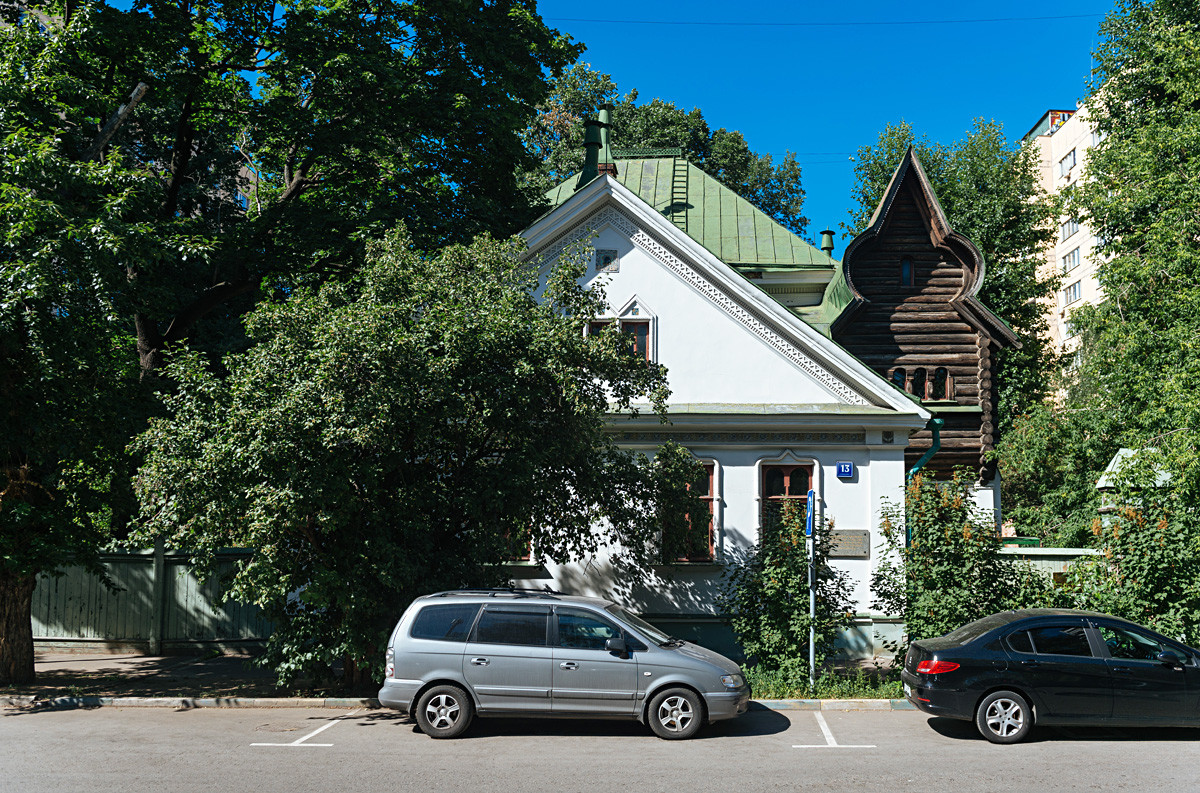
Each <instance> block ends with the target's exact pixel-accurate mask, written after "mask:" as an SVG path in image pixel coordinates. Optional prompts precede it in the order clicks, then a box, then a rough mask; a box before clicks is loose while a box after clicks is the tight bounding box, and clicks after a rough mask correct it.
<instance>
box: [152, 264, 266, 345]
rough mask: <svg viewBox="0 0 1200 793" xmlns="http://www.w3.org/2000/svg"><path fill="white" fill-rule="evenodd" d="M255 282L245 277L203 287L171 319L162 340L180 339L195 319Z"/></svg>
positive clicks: (250, 286)
mask: <svg viewBox="0 0 1200 793" xmlns="http://www.w3.org/2000/svg"><path fill="white" fill-rule="evenodd" d="M255 283H256V282H255V281H254V279H252V278H249V277H246V278H241V279H238V280H236V281H222V282H221V283H219V284H214V285H213V286H210V287H209V288H208V289H205V290H204V291H203V292H201V293H200V295H199V297H197V298H196V299H195V300H193V301H192V303H191V305H189V306H187V307H186V308H184V309H183V310H182V311H180V312H178V313H177V314H176V315H175V317H174V319H172V320H171V324H170V325H168V326H167V330H166V332H165V333H163V335H162V340H163V342H164V343H170V342H174V341H181V340H182V339H183V338H184V337H185V336H186V335H187V333H188V331H189V330H190V329H191V327H192V325H195V324H196V321H197V320H199V319H200V318H201V317H203V316H204V315H205V314H207V313H208V312H210V311H212V310H213V309H214V308H216V307H217V306H219V305H221V304H222V303H224V302H225V301H226V300H229V299H231V298H234V297H237V296H238V295H240V294H244V293H246V292H249V291H250V290H251V289H253V288H254V285H255Z"/></svg>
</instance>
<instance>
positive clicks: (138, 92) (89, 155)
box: [83, 82, 150, 160]
mask: <svg viewBox="0 0 1200 793" xmlns="http://www.w3.org/2000/svg"><path fill="white" fill-rule="evenodd" d="M149 90H150V86H148V85H146V84H145V83H143V82H139V83H138V84H137V87H136V88H134V89H133V93H132V94H130V95H129V101H128V102H126V103H125V104H123V105H121V106H120V107H119V108H117V112H116V113H113V115H112V118H110V119H109V120H108V123H107V124H105V125H104V129H102V130H100V134H99V135H97V136H96V139H95V140H94V141H92V145H91V146H88V149H87V151H85V152H84V153H83V159H84V160H93V159H95V158H96V157H99V156H100V152H102V151H104V147H105V146H107V145H108V142H109V141H110V140H111V139H112V136H113V135H115V134H116V132H117V130H118V129H119V128H120V127H121V125H122V124H124V123H125V119H127V118H129V114H130V113H132V112H133V109H134V108H135V107H137V106H138V102H140V101H142V97H143V96H145V95H146V92H147V91H149Z"/></svg>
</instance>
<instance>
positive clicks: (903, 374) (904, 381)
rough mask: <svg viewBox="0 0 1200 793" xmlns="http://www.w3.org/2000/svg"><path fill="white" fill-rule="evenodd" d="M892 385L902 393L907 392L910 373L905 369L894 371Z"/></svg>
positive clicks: (900, 368)
mask: <svg viewBox="0 0 1200 793" xmlns="http://www.w3.org/2000/svg"><path fill="white" fill-rule="evenodd" d="M892 385H894V386H896V388H899V389H900V390H901V391H904V390H905V386H907V385H908V372H907V371H905V369H904V367H899V368H897V369H893V370H892Z"/></svg>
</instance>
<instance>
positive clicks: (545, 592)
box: [430, 586, 563, 600]
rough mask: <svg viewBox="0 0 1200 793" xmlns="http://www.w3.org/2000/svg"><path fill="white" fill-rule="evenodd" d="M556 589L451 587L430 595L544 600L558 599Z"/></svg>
mask: <svg viewBox="0 0 1200 793" xmlns="http://www.w3.org/2000/svg"><path fill="white" fill-rule="evenodd" d="M561 594H563V593H562V592H559V591H558V590H556V589H551V588H550V587H546V588H544V589H529V588H525V587H514V586H509V587H477V588H472V589H451V590H448V591H446V592H436V593H434V594H433V595H430V597H446V596H447V595H487V596H488V597H493V598H494V597H496V596H498V595H508V596H509V597H526V598H545V599H546V600H558V598H557V597H555V595H561Z"/></svg>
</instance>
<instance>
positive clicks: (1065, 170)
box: [1058, 149, 1078, 176]
mask: <svg viewBox="0 0 1200 793" xmlns="http://www.w3.org/2000/svg"><path fill="white" fill-rule="evenodd" d="M1067 160H1070V161H1071V162H1070V164H1068V163H1067ZM1076 162H1078V157H1077V156H1076V154H1075V149H1071V151H1069V152H1067V153H1066V154H1065V155H1064V156H1063V158H1062V159H1061V160H1059V161H1058V175H1059V176H1070V175H1071V171H1072V170H1073V169H1074V168H1075V164H1076Z"/></svg>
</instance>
